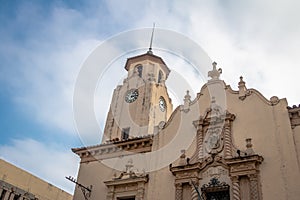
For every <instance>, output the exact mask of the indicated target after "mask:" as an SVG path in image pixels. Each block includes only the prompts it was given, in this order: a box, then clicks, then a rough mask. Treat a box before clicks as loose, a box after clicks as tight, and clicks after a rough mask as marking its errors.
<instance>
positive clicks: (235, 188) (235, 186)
mask: <svg viewBox="0 0 300 200" xmlns="http://www.w3.org/2000/svg"><path fill="white" fill-rule="evenodd" d="M231 181H232V194H233V200H240V199H241V195H240V184H239V178H238V177H237V176H234V177H231Z"/></svg>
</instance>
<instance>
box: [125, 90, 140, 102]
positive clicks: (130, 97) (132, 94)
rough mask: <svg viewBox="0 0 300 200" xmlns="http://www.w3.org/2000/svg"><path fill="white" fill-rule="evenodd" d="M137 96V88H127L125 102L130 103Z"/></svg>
mask: <svg viewBox="0 0 300 200" xmlns="http://www.w3.org/2000/svg"><path fill="white" fill-rule="evenodd" d="M138 96H139V91H138V90H137V89H131V90H128V91H127V93H126V95H125V101H126V102H127V103H132V102H134V101H135V100H136V99H137V98H138Z"/></svg>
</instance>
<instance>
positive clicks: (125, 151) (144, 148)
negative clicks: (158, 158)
mask: <svg viewBox="0 0 300 200" xmlns="http://www.w3.org/2000/svg"><path fill="white" fill-rule="evenodd" d="M152 142H153V136H147V137H143V138H134V139H129V140H126V141H116V142H111V143H108V144H100V145H96V146H90V147H82V148H73V149H72V151H73V152H74V153H76V154H77V155H78V156H80V158H81V163H84V162H90V161H96V160H102V159H107V158H114V157H118V156H120V155H123V156H125V155H130V154H133V153H134V154H136V153H144V152H150V151H151V147H152Z"/></svg>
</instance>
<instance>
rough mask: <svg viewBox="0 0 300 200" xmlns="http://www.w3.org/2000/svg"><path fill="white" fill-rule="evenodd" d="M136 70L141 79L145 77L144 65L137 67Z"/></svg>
mask: <svg viewBox="0 0 300 200" xmlns="http://www.w3.org/2000/svg"><path fill="white" fill-rule="evenodd" d="M136 68H137V72H138V75H139V77H141V78H142V75H143V66H142V65H137V66H136Z"/></svg>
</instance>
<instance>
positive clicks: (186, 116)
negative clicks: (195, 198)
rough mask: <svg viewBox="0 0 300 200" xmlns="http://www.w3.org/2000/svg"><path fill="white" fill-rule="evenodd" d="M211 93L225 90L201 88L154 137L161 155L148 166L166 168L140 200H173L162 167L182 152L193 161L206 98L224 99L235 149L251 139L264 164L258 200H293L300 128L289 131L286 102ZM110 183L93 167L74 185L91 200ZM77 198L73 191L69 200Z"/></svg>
mask: <svg viewBox="0 0 300 200" xmlns="http://www.w3.org/2000/svg"><path fill="white" fill-rule="evenodd" d="M212 88H214V90H215V89H218V88H219V89H220V88H221V89H222V88H223V89H225V88H226V89H225V90H223V92H224V93H223V94H221V95H220V94H218V93H215V94H211V93H213V90H211V91H210V92H209V90H208V87H206V86H204V87H203V88H202V90H201V92H200V93H199V94H198V97H197V99H196V100H195V101H193V102H192V104H191V105H190V107H189V109H190V110H189V111H188V112H184V111H183V110H182V109H183V107H182V106H180V107H179V108H177V109H176V110H175V112H174V113H173V114H172V115H171V117H170V120H169V121H168V122H167V124H166V125H165V128H164V129H162V130H160V132H159V134H157V135H156V136H155V137H154V139H153V148H152V149H153V151H157V150H159V149H164V150H163V151H160V153H159V154H157V156H156V157H155V160H154V162H156V163H157V164H158V165H159V163H161V162H165V163H167V164H166V165H165V166H164V167H163V168H162V169H160V170H157V171H154V172H151V173H150V175H149V182H148V184H147V185H148V187H147V189H146V193H145V195H146V198H145V199H174V198H175V186H174V179H175V177H174V176H173V175H172V174H171V172H170V171H169V168H168V164H170V163H176V162H178V160H177V161H176V162H174V158H173V157H172V156H171V155H175V159H176V158H179V156H180V154H181V153H180V151H181V150H182V149H186V150H187V151H186V155H187V157H191V156H192V155H193V153H194V151H195V146H196V145H195V136H196V128H195V127H194V125H193V123H192V122H193V121H195V120H197V119H199V117H200V115H201V116H203V115H204V113H205V111H206V109H207V108H209V106H210V102H211V96H215V97H216V102H217V103H220V98H221V96H225V102H226V103H225V104H224V106H225V108H226V110H227V111H229V112H230V113H232V114H234V115H235V116H236V119H235V120H234V121H233V127H232V134H233V143H234V144H235V146H236V147H237V148H238V149H241V150H245V145H246V143H245V139H246V138H252V144H253V149H254V151H255V153H257V154H259V155H261V156H263V158H264V161H263V163H262V164H261V166H260V176H261V186H262V195H263V199H289V200H290V199H292V200H293V199H295V200H296V199H299V196H300V190H299V188H300V181H299V180H300V171H299V163H298V159H299V154H298V155H297V152H296V151H297V148H298V149H299V147H300V128H299V127H296V128H294V129H293V130H292V129H291V124H290V121H289V116H288V111H287V109H286V107H287V102H286V100H285V99H281V100H280V101H279V103H278V104H276V105H272V104H271V102H270V101H268V100H267V99H265V98H264V97H263V96H262V95H261V94H260V93H259V92H257V91H255V90H251V94H250V95H249V96H247V97H246V98H245V99H244V100H241V99H239V94H238V92H237V91H232V90H231V89H230V87H227V86H225V85H224V84H223V83H222V81H219V82H218V83H217V84H216V85H213V86H212ZM295 145H296V146H295ZM97 175H98V176H97ZM112 177H113V171H112V170H111V169H110V168H107V167H105V166H103V165H101V164H99V163H97V162H90V163H87V164H85V163H83V164H81V167H80V171H79V180H80V181H82V182H83V183H85V184H92V185H94V187H95V190H94V191H93V193H94V194H92V197H93V198H91V200H93V199H95V200H96V199H100V200H101V199H105V196H106V192H107V189H106V186H105V185H104V184H103V181H106V180H110V179H111V178H112ZM227 181H229V179H228V180H227ZM79 192H80V191H79V190H78V189H76V192H75V196H77V195H76V194H78V193H79ZM78 196H80V195H79V194H78ZM75 200H77V199H75ZM78 200H79V198H78Z"/></svg>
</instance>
